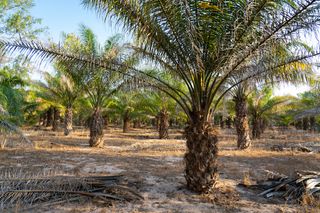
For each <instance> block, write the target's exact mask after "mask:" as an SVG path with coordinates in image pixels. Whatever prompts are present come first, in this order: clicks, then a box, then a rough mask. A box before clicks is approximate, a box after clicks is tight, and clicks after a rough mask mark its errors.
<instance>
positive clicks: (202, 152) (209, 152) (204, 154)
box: [185, 122, 218, 193]
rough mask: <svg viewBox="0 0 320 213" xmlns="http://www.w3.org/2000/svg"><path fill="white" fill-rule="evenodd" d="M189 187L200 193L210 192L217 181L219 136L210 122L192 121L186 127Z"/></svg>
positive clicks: (186, 170)
mask: <svg viewBox="0 0 320 213" xmlns="http://www.w3.org/2000/svg"><path fill="white" fill-rule="evenodd" d="M185 136H186V139H187V148H188V149H187V153H186V154H185V162H186V169H185V178H186V181H187V187H188V188H189V189H191V190H193V191H196V192H199V193H208V192H210V191H211V190H212V189H213V187H214V185H215V183H216V181H217V178H218V176H217V174H218V173H217V156H218V147H217V143H218V138H217V133H216V132H215V131H214V129H213V128H212V126H211V125H210V124H209V123H202V122H199V123H191V124H189V126H187V127H186V128H185Z"/></svg>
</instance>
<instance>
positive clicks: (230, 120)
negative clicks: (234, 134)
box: [226, 116, 232, 129]
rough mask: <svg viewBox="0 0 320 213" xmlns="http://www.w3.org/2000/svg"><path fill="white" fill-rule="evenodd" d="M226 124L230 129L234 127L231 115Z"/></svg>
mask: <svg viewBox="0 0 320 213" xmlns="http://www.w3.org/2000/svg"><path fill="white" fill-rule="evenodd" d="M226 126H227V128H228V129H231V128H232V118H231V117H230V116H228V117H227V120H226Z"/></svg>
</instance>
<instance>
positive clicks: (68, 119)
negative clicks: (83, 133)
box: [64, 106, 73, 135]
mask: <svg viewBox="0 0 320 213" xmlns="http://www.w3.org/2000/svg"><path fill="white" fill-rule="evenodd" d="M72 117H73V112H72V107H71V106H68V107H67V109H66V112H65V114H64V135H69V134H70V133H71V132H72V130H73V127H72Z"/></svg>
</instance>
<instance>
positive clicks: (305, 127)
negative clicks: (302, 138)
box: [302, 117, 310, 130]
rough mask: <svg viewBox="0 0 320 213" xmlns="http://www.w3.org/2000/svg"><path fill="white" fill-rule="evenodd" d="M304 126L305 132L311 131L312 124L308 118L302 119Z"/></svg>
mask: <svg viewBox="0 0 320 213" xmlns="http://www.w3.org/2000/svg"><path fill="white" fill-rule="evenodd" d="M302 126H303V130H309V127H310V123H309V118H308V117H304V118H303V119H302Z"/></svg>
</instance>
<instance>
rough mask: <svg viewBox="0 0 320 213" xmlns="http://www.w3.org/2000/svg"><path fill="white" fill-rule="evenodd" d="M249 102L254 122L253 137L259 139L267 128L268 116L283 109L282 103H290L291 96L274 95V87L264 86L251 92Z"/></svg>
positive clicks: (252, 121)
mask: <svg viewBox="0 0 320 213" xmlns="http://www.w3.org/2000/svg"><path fill="white" fill-rule="evenodd" d="M248 103H249V114H250V117H251V123H252V138H253V139H259V138H260V136H261V134H262V133H263V131H264V129H265V125H266V123H267V122H268V118H269V117H270V116H271V115H272V114H276V113H279V112H280V111H281V110H282V109H281V107H280V106H281V105H285V104H289V103H290V97H287V96H275V97H273V94H272V89H271V88H270V87H263V88H262V89H255V91H254V92H253V93H251V95H250V98H249V100H248Z"/></svg>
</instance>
